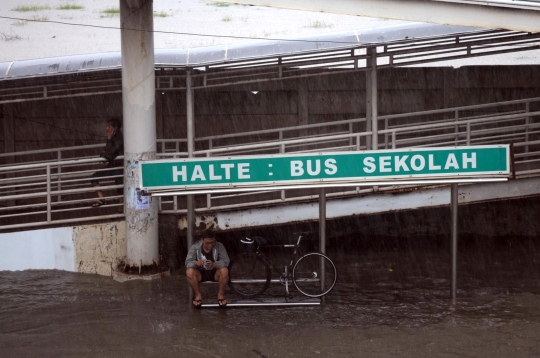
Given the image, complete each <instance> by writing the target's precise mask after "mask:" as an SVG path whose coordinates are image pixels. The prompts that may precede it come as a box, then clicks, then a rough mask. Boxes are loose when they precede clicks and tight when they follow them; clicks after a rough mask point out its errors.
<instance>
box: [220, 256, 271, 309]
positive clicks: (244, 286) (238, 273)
mask: <svg viewBox="0 0 540 358" xmlns="http://www.w3.org/2000/svg"><path fill="white" fill-rule="evenodd" d="M270 275H271V273H270V267H268V265H267V264H266V263H265V262H264V261H263V260H262V259H261V258H260V257H259V256H258V255H257V254H245V253H244V254H240V255H238V256H236V257H235V258H234V259H232V261H231V263H230V264H229V286H230V287H231V289H232V290H233V291H235V292H236V293H238V294H239V295H240V296H242V297H244V298H253V297H256V296H258V295H260V294H261V293H263V292H264V291H266V289H267V288H268V286H269V285H270Z"/></svg>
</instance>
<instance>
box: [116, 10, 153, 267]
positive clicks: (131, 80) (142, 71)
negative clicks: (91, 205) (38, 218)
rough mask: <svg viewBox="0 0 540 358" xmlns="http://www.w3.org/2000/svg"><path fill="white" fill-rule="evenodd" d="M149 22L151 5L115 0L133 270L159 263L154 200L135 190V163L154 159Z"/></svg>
mask: <svg viewBox="0 0 540 358" xmlns="http://www.w3.org/2000/svg"><path fill="white" fill-rule="evenodd" d="M153 21H154V18H153V4H152V0H120V24H121V28H122V29H121V38H122V102H123V119H124V168H125V173H124V197H125V200H124V206H125V208H124V210H125V211H124V212H125V213H126V242H127V263H128V264H129V265H131V266H135V267H137V266H139V267H140V266H145V265H152V264H153V263H154V262H156V263H157V262H158V261H159V245H158V205H157V200H155V199H152V198H148V197H140V196H139V195H138V189H137V187H138V185H139V174H138V173H139V172H138V170H139V163H140V161H141V160H152V159H156V108H155V73H154V34H153V32H152V31H153V29H154V23H153ZM128 29H133V30H128ZM146 199H147V200H146Z"/></svg>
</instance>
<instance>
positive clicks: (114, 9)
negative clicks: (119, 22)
mask: <svg viewBox="0 0 540 358" xmlns="http://www.w3.org/2000/svg"><path fill="white" fill-rule="evenodd" d="M102 13H104V14H107V15H109V16H114V15H120V8H119V7H109V8H107V9H105V10H103V11H102Z"/></svg>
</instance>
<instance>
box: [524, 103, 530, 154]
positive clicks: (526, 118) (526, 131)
mask: <svg viewBox="0 0 540 358" xmlns="http://www.w3.org/2000/svg"><path fill="white" fill-rule="evenodd" d="M529 104H530V102H528V101H527V102H526V103H525V113H527V116H526V117H525V142H527V143H528V142H529V124H530V123H531V117H530V116H529V111H530V109H529ZM528 152H529V145H526V146H525V153H528Z"/></svg>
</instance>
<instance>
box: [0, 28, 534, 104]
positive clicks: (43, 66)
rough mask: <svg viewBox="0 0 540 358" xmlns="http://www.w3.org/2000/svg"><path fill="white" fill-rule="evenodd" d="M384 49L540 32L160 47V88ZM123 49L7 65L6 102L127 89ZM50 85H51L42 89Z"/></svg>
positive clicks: (355, 64) (513, 43) (413, 56)
mask: <svg viewBox="0 0 540 358" xmlns="http://www.w3.org/2000/svg"><path fill="white" fill-rule="evenodd" d="M368 48H376V50H377V53H376V57H377V66H378V67H379V68H384V67H396V66H408V65H417V64H421V63H427V62H436V61H447V60H451V59H459V58H467V57H475V56H486V55H491V54H498V53H505V52H517V51H528V50H535V49H539V48H540V34H536V33H526V32H519V31H507V30H486V29H479V28H474V27H463V26H453V25H439V24H426V23H411V24H407V25H398V26H390V27H382V28H373V29H367V30H366V29H363V30H361V31H349V32H340V33H330V34H325V35H315V36H308V37H299V38H291V39H285V40H258V41H245V42H238V43H233V44H227V45H219V46H210V47H201V48H188V49H170V50H156V51H155V62H156V77H157V79H156V87H157V88H160V89H162V90H171V89H174V90H178V89H183V88H184V87H185V86H184V83H183V81H182V80H181V79H180V80H179V79H178V78H179V77H183V76H185V71H186V69H191V70H193V73H194V88H195V89H197V88H208V87H212V86H228V85H233V84H241V83H250V82H258V81H272V80H282V79H286V78H294V77H298V76H307V75H310V73H312V74H320V73H321V71H327V70H329V69H331V70H332V72H333V73H335V72H336V71H362V70H367V69H368V66H367V64H368V60H369V59H370V58H371V54H369V53H368V51H367V49H368ZM121 66H122V58H121V53H120V52H110V53H97V54H87V55H75V56H64V57H53V58H44V59H35V60H24V61H13V62H4V63H0V104H2V103H9V102H20V101H25V100H39V99H47V98H54V97H56V98H58V97H63V96H78V95H91V94H96V91H95V89H94V90H93V89H92V87H95V88H97V87H99V88H100V90H99V93H100V94H101V93H114V92H121V75H120V70H121ZM42 87H44V89H40V88H42Z"/></svg>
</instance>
